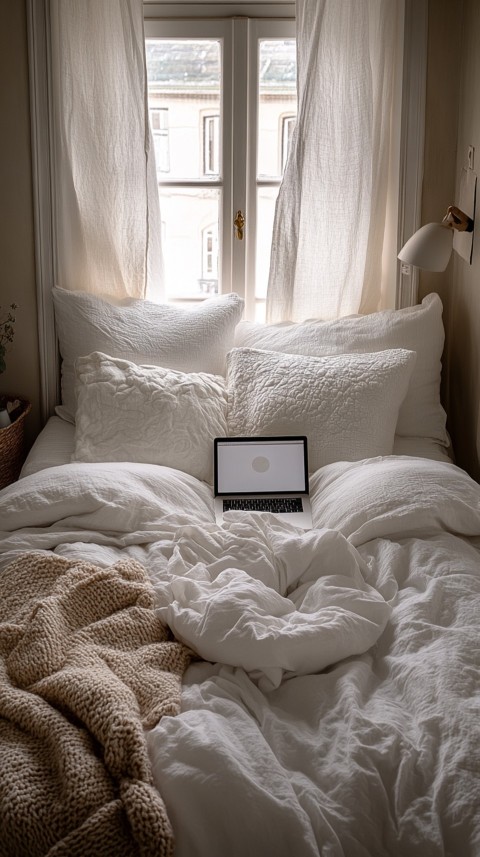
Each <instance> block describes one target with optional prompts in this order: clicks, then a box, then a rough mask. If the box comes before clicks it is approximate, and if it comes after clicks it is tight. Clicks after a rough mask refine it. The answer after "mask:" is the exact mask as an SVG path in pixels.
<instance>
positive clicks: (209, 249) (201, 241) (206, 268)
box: [159, 185, 220, 302]
mask: <svg viewBox="0 0 480 857" xmlns="http://www.w3.org/2000/svg"><path fill="white" fill-rule="evenodd" d="M159 190H160V211H161V215H162V224H163V236H162V237H163V256H164V263H165V278H166V293H167V299H168V300H170V301H172V300H181V301H182V302H183V301H187V302H188V301H191V302H195V301H198V300H202V299H203V298H206V297H208V296H209V295H211V294H215V293H216V292H218V270H219V249H218V235H219V223H218V218H219V211H220V191H219V190H217V189H214V188H178V187H171V186H168V185H163V186H162V185H160V187H159Z"/></svg>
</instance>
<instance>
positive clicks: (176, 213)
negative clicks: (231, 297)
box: [145, 18, 296, 321]
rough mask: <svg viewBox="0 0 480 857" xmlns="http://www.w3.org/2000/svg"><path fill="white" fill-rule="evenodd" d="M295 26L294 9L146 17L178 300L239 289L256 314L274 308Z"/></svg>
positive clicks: (169, 254) (171, 294)
mask: <svg viewBox="0 0 480 857" xmlns="http://www.w3.org/2000/svg"><path fill="white" fill-rule="evenodd" d="M294 27H295V25H294V21H293V20H290V19H285V20H278V19H254V18H241V19H240V18H225V19H219V18H217V19H208V20H207V19H201V18H199V19H197V20H194V21H192V20H186V19H184V20H182V19H179V20H172V19H171V18H169V19H161V18H156V19H150V20H149V19H148V18H147V19H146V21H145V31H146V54H147V74H148V87H149V110H150V115H151V117H152V132H153V134H154V139H155V138H156V135H157V134H158V135H160V133H163V135H164V142H163V143H162V144H160V137H159V142H158V143H156V144H155V153H156V155H157V151H158V148H159V147H160V146H163V147H164V148H163V149H161V150H160V151H161V160H160V165H159V163H158V162H157V177H158V183H159V194H160V206H161V213H162V219H163V220H165V223H166V238H165V242H164V244H163V253H164V261H165V276H166V288H167V299H168V300H169V301H172V302H182V303H187V304H192V303H194V302H197V301H200V300H204V299H205V297H208V295H209V294H212V293H214V292H217V291H218V292H220V293H222V292H223V293H225V292H230V291H235V292H237V293H238V294H240V295H242V297H244V298H245V301H246V315H247V317H248V318H251V319H256V320H259V321H260V320H263V319H264V312H265V310H264V308H265V298H266V290H267V281H268V271H269V262H270V247H271V236H272V226H273V218H274V212H275V202H276V198H277V194H278V188H279V186H280V183H281V179H282V173H283V168H284V165H285V162H286V156H287V151H288V145H289V142H290V139H291V132H292V129H293V126H294V122H295V115H296V45H295V38H294ZM160 117H163V118H162V121H163V125H162V127H160ZM154 121H155V122H156V123H157V127H155V126H154V124H153V123H154ZM246 129H249V133H248V136H247V130H246ZM165 150H166V151H168V159H167V157H166V154H165ZM166 164H168V167H167V169H164V167H165V165H166ZM238 211H241V212H242V214H243V216H244V217H245V228H244V233H243V238H242V239H240V237H239V234H238V232H237V230H236V229H235V226H234V222H233V221H234V219H235V215H236V212H238Z"/></svg>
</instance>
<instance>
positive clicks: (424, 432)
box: [235, 294, 448, 444]
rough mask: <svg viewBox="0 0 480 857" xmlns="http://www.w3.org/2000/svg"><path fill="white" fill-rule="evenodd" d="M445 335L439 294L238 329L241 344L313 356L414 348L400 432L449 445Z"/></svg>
mask: <svg viewBox="0 0 480 857" xmlns="http://www.w3.org/2000/svg"><path fill="white" fill-rule="evenodd" d="M444 339H445V333H444V329H443V322H442V302H441V300H440V298H439V296H438V295H437V294H431V295H428V296H427V297H426V298H424V300H423V301H422V303H421V304H419V305H418V306H413V307H407V308H406V309H400V310H384V311H382V312H376V313H372V314H371V315H363V316H349V317H347V318H339V319H336V320H335V321H307V322H303V323H302V324H292V323H285V324H273V325H262V324H254V323H251V322H241V323H240V324H239V325H238V327H237V330H236V333H235V345H236V346H238V347H250V348H265V349H267V350H269V351H282V352H286V353H288V354H307V355H310V356H311V357H323V356H326V355H328V354H348V353H357V354H358V353H368V352H370V353H371V352H373V351H383V350H385V349H389V348H406V349H407V350H408V351H415V352H416V354H417V362H416V365H415V369H414V371H413V374H412V377H411V379H410V385H409V389H408V393H407V395H406V397H405V401H404V402H403V404H402V407H401V408H400V414H399V418H398V425H397V434H399V435H403V436H405V437H430V438H433V439H434V440H437V441H440V442H441V443H443V444H448V437H447V434H446V430H445V424H446V415H445V411H444V410H443V408H442V406H441V404H440V377H441V369H442V366H441V358H442V352H443V344H444Z"/></svg>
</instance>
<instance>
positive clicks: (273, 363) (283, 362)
mask: <svg viewBox="0 0 480 857" xmlns="http://www.w3.org/2000/svg"><path fill="white" fill-rule="evenodd" d="M414 365H415V354H414V353H413V352H412V351H406V350H404V349H394V350H389V351H379V352H377V353H375V354H348V355H347V354H345V355H342V354H341V355H338V356H334V357H304V356H300V355H296V354H280V353H277V352H275V351H261V350H258V349H254V348H235V349H233V350H232V351H231V352H230V354H229V355H228V356H227V390H228V433H229V434H230V435H233V436H235V435H236V436H240V437H241V436H242V435H246V436H249V435H264V436H268V435H307V437H308V450H309V469H310V471H312V472H313V471H315V470H317V469H318V468H319V467H323V466H324V465H325V464H330V463H331V462H333V461H357V460H359V459H362V458H371V457H373V456H376V455H390V454H391V452H392V449H393V439H394V435H395V427H396V424H397V418H398V411H399V408H400V405H401V403H402V401H403V398H404V396H405V394H406V392H407V389H408V383H409V380H410V376H411V374H412V371H413V367H414Z"/></svg>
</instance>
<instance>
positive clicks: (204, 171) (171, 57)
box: [146, 39, 221, 179]
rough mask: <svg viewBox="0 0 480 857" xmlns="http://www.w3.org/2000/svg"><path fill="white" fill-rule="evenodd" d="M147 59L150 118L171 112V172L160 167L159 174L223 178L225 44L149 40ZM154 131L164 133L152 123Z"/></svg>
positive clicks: (190, 177)
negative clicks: (221, 131)
mask: <svg viewBox="0 0 480 857" xmlns="http://www.w3.org/2000/svg"><path fill="white" fill-rule="evenodd" d="M146 55H147V75H148V106H149V110H150V115H151V116H152V114H153V115H155V114H156V112H157V111H162V110H163V111H168V114H167V115H168V125H167V128H166V134H167V135H168V150H169V161H168V170H164V169H163V168H160V169H159V166H158V164H157V172H158V173H160V172H162V174H164V173H165V172H167V174H168V177H169V178H170V177H171V178H177V179H179V178H183V179H198V178H203V177H205V176H208V177H209V178H213V179H215V178H219V174H220V168H219V164H220V150H219V145H220V142H219V134H218V126H217V127H216V126H215V121H217V122H219V121H220V120H219V117H220V93H221V46H220V41H219V40H218V39H175V40H172V39H147V40H146ZM206 117H209V118H211V119H212V124H211V126H210V127H206V126H205V124H204V119H205V118H206ZM156 121H157V120H156ZM202 126H203V132H204V133H203V134H202ZM162 130H163V132H164V133H165V129H162ZM152 131H153V135H154V138H155V135H156V134H158V133H159V132H160V129H156V128H155V126H154V125H153V124H152ZM156 152H157V146H155V153H156ZM164 164H165V160H164V159H162V165H164ZM165 177H167V176H165Z"/></svg>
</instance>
